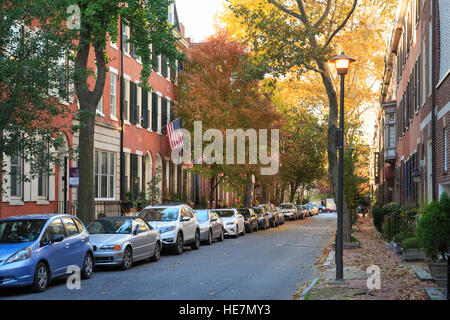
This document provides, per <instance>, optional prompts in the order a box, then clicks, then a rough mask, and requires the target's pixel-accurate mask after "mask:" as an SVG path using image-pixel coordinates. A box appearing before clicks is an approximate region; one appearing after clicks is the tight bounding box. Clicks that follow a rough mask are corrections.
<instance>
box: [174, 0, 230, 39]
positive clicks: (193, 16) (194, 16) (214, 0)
mask: <svg viewBox="0 0 450 320" xmlns="http://www.w3.org/2000/svg"><path fill="white" fill-rule="evenodd" d="M225 2H226V1H225V0H176V6H177V11H178V19H179V20H180V22H181V23H182V24H184V26H185V29H186V37H188V38H191V39H192V40H193V41H195V42H198V41H201V40H204V39H206V38H207V37H208V36H210V35H212V34H214V21H215V16H216V13H217V12H218V11H220V10H221V9H222V7H223V4H224V3H225Z"/></svg>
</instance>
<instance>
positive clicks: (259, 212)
mask: <svg viewBox="0 0 450 320" xmlns="http://www.w3.org/2000/svg"><path fill="white" fill-rule="evenodd" d="M252 209H253V211H254V212H255V214H256V216H257V217H258V229H259V230H266V229H267V228H269V226H270V221H269V216H268V215H267V214H266V211H265V210H264V208H263V207H253V208H252Z"/></svg>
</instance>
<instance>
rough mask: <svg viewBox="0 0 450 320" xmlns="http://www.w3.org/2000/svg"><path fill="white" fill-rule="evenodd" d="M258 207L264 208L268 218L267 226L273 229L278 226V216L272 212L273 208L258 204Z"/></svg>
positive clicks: (268, 205) (269, 205)
mask: <svg viewBox="0 0 450 320" xmlns="http://www.w3.org/2000/svg"><path fill="white" fill-rule="evenodd" d="M258 207H262V208H264V210H265V211H266V214H267V215H268V216H269V222H270V223H269V225H270V226H271V227H272V228H273V227H276V226H278V225H279V215H278V214H277V212H274V210H273V209H274V207H272V205H271V204H259V205H258Z"/></svg>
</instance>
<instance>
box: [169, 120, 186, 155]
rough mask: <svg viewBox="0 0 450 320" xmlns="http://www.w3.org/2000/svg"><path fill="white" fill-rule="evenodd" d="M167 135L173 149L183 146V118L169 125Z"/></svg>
mask: <svg viewBox="0 0 450 320" xmlns="http://www.w3.org/2000/svg"><path fill="white" fill-rule="evenodd" d="M167 136H168V138H169V144H170V148H171V149H172V150H174V149H177V148H182V147H183V131H182V130H181V118H178V119H176V120H174V121H172V122H171V123H169V124H168V125H167Z"/></svg>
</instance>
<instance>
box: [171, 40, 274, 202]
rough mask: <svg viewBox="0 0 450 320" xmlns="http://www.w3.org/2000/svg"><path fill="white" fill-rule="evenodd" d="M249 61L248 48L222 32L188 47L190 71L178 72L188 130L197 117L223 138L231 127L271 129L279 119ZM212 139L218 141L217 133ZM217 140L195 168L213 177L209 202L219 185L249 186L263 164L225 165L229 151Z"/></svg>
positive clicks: (181, 111) (187, 68) (179, 111)
mask: <svg viewBox="0 0 450 320" xmlns="http://www.w3.org/2000/svg"><path fill="white" fill-rule="evenodd" d="M247 63H248V56H247V53H246V51H245V49H244V47H243V46H242V45H240V44H239V43H238V42H236V41H231V40H230V39H229V37H228V36H226V35H225V34H224V33H219V34H217V35H215V36H212V37H210V38H209V39H208V40H207V41H205V42H202V43H199V44H196V45H193V46H192V47H191V48H189V49H188V50H187V52H186V63H185V71H186V72H183V73H182V74H181V75H180V92H179V95H180V106H179V107H178V109H177V114H178V116H181V118H182V119H183V127H184V128H186V129H188V130H189V131H190V132H193V131H194V121H201V122H202V126H203V130H205V129H216V130H217V131H216V133H217V134H218V135H220V136H221V137H223V136H225V134H226V131H227V129H231V130H234V129H243V130H247V129H260V128H265V129H267V128H269V129H270V128H271V127H272V123H273V122H274V121H275V120H277V118H278V117H277V115H276V113H275V112H274V110H273V106H272V104H271V101H270V96H268V95H265V94H264V88H263V86H262V84H261V83H260V82H258V81H255V80H253V79H252V78H251V77H250V76H249V74H248V73H247V71H248V69H247ZM212 138H214V139H217V137H216V136H214V137H211V140H212ZM214 142H217V143H219V144H221V145H219V149H216V151H214V152H213V153H211V159H209V161H206V162H203V163H202V164H200V163H198V164H194V171H195V172H197V173H198V174H200V175H201V176H203V177H208V178H209V179H210V190H209V191H210V196H209V198H210V205H212V203H213V201H214V193H215V190H216V188H217V186H218V184H219V183H221V182H223V183H226V184H230V185H234V186H235V187H236V188H237V189H240V188H239V186H242V185H246V184H247V183H248V179H249V177H251V175H252V174H254V173H255V172H256V171H257V169H258V168H259V166H258V165H257V164H235V161H232V163H233V165H230V164H227V163H225V162H226V161H225V158H226V157H225V154H226V149H225V148H223V142H220V141H216V140H214ZM214 142H213V143H212V144H211V145H208V146H205V147H204V148H203V149H202V154H205V153H207V154H209V152H206V151H208V150H211V146H212V145H213V144H214ZM216 152H218V154H216ZM249 152H250V150H249V146H248V144H246V149H245V151H244V153H245V155H244V159H248V156H249ZM233 156H234V159H226V160H227V161H229V160H235V159H236V148H235V152H234V153H233ZM194 157H195V154H194ZM219 158H221V159H224V161H223V162H224V163H218V161H217V160H218V159H219ZM196 160H200V159H196ZM203 160H205V159H203Z"/></svg>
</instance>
